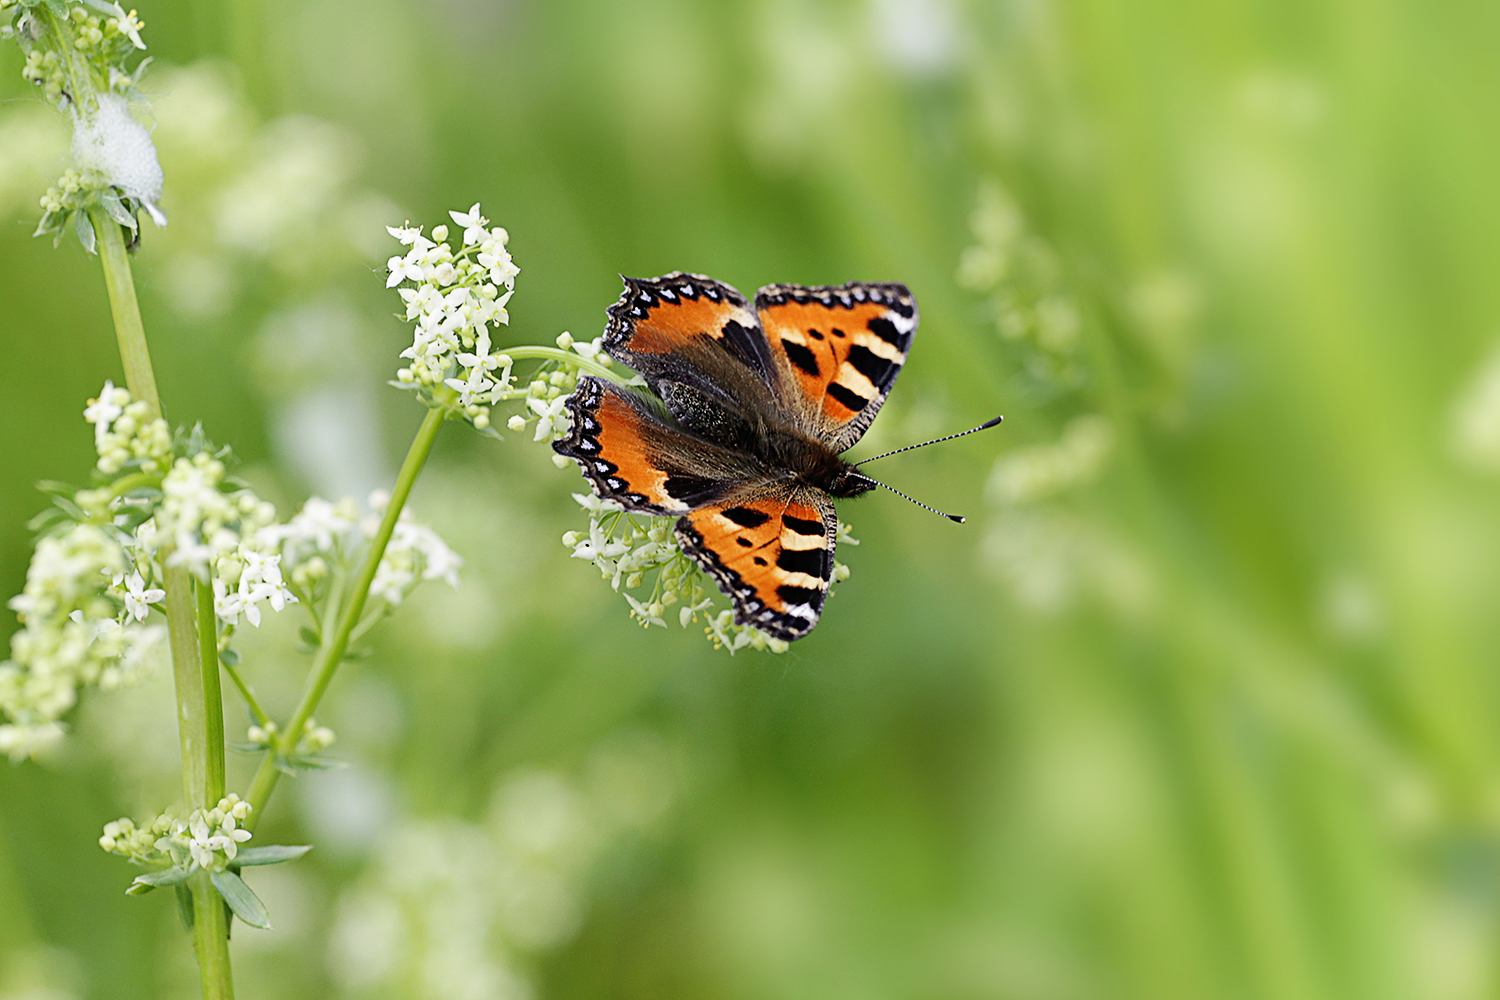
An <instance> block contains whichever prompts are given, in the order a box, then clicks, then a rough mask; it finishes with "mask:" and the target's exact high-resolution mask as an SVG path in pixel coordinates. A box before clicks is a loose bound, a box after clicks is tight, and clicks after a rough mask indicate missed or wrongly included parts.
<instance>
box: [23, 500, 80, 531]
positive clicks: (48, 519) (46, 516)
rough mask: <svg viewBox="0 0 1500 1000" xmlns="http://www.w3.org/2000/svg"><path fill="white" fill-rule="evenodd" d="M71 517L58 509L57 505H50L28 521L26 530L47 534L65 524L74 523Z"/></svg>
mask: <svg viewBox="0 0 1500 1000" xmlns="http://www.w3.org/2000/svg"><path fill="white" fill-rule="evenodd" d="M73 523H74V521H73V519H72V518H71V517H69V516H68V515H66V514H64V513H63V512H62V511H60V510H58V509H57V508H56V507H48V508H47V509H46V510H44V511H42V512H41V513H40V514H38V515H37V516H36V517H33V518H32V519H31V520H29V521H27V522H26V530H27V531H30V532H32V533H33V534H37V535H46V534H49V533H51V532H52V531H53V530H55V529H57V528H60V527H62V526H63V525H64V524H73Z"/></svg>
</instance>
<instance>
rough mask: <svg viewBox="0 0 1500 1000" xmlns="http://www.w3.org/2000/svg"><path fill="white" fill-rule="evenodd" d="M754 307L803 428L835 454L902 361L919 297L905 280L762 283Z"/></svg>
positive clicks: (865, 419) (857, 432) (878, 401)
mask: <svg viewBox="0 0 1500 1000" xmlns="http://www.w3.org/2000/svg"><path fill="white" fill-rule="evenodd" d="M755 308H756V311H757V312H758V313H759V318H760V323H761V327H762V328H763V329H764V331H765V336H766V341H767V343H768V344H769V345H770V349H771V354H772V356H773V357H775V358H776V360H777V362H778V369H779V370H780V372H781V373H782V378H783V382H784V383H790V384H789V386H788V387H787V388H786V389H784V390H783V392H782V395H783V396H785V397H787V398H790V399H793V400H795V401H796V405H795V406H794V407H793V408H794V409H795V410H796V411H797V412H798V416H799V423H800V424H801V425H802V428H803V429H804V430H805V431H807V432H809V433H811V434H813V435H814V436H816V437H817V438H818V439H819V440H821V441H822V442H823V443H824V444H826V445H828V446H829V448H831V449H832V450H833V451H835V452H841V451H845V450H847V449H848V448H850V447H852V446H853V445H854V443H855V442H856V441H858V440H859V438H860V436H861V435H862V434H864V432H865V428H867V427H869V426H870V421H872V420H874V419H875V414H876V412H877V411H879V409H880V407H881V405H882V404H883V403H884V402H885V398H886V396H887V395H889V393H890V391H891V386H892V385H894V384H895V382H896V376H897V375H898V374H900V372H901V366H902V365H903V364H905V363H906V353H907V351H908V350H910V348H911V341H912V337H913V336H914V335H915V333H916V329H917V319H918V317H917V303H916V300H915V299H913V298H912V295H911V292H909V291H908V290H907V288H906V286H905V285H900V284H872V283H862V282H850V283H849V284H847V285H838V286H822V287H816V288H809V287H804V286H802V285H767V286H766V287H764V288H762V289H761V290H760V291H759V292H757V293H756V295H755Z"/></svg>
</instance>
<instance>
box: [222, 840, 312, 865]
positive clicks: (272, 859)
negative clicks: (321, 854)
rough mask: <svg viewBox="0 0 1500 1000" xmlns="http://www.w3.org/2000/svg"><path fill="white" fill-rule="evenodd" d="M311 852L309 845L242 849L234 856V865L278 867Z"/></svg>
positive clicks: (270, 845) (282, 845)
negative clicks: (284, 862)
mask: <svg viewBox="0 0 1500 1000" xmlns="http://www.w3.org/2000/svg"><path fill="white" fill-rule="evenodd" d="M310 850H312V845H311V844H304V845H302V846H297V847H294V846H292V845H290V844H269V845H267V846H265V847H243V848H241V849H240V852H239V853H238V854H236V855H235V856H234V863H235V864H237V865H239V866H241V867H244V868H248V867H250V866H252V865H279V864H281V863H282V862H283V861H294V860H296V859H297V858H300V857H302V855H304V854H306V853H307V852H308V851H310Z"/></svg>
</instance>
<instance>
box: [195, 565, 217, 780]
mask: <svg viewBox="0 0 1500 1000" xmlns="http://www.w3.org/2000/svg"><path fill="white" fill-rule="evenodd" d="M193 589H194V590H195V591H196V592H197V594H198V666H199V669H200V671H201V673H200V676H201V677H202V678H203V709H204V715H205V718H204V720H203V731H204V735H205V737H206V739H205V742H206V743H207V745H208V747H209V754H208V760H207V761H206V762H205V766H206V774H205V780H204V783H203V799H202V805H203V807H204V808H205V809H212V808H213V807H214V806H215V805H217V804H218V802H219V800H220V799H222V798H223V797H224V694H223V690H222V688H221V687H220V684H219V619H218V616H217V615H215V614H214V590H213V585H212V584H208V583H204V582H203V581H201V580H194V581H193Z"/></svg>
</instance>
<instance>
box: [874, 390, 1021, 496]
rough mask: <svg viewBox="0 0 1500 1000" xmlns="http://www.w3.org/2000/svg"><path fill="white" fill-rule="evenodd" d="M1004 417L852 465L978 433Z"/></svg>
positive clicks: (882, 484) (887, 487)
mask: <svg viewBox="0 0 1500 1000" xmlns="http://www.w3.org/2000/svg"><path fill="white" fill-rule="evenodd" d="M1004 419H1005V417H1003V416H1000V417H996V418H995V419H994V420H987V421H985V422H984V423H982V424H980V425H979V426H978V427H970V428H969V429H968V430H966V431H959V432H958V433H957V434H949V435H948V436H947V437H940V438H933V439H932V440H931V441H923V442H922V443H921V444H909V445H907V446H906V447H905V448H897V449H896V450H895V451H888V452H886V453H885V454H884V455H876V456H875V458H866V459H864V460H863V461H859V462H855V463H854V467H855V468H856V469H857V468H859V467H860V466H861V465H864V464H865V462H873V461H875V460H876V459H881V458H890V457H891V456H892V455H899V454H901V453H902V452H903V451H911V450H912V449H913V448H925V447H927V446H928V445H930V444H942V443H943V442H944V441H952V440H953V439H954V438H961V437H968V436H969V435H970V434H978V433H979V432H980V431H987V430H989V429H990V428H991V427H994V426H995V425H996V424H998V423H999V422H1000V421H1002V420H1004ZM874 481H875V480H873V479H872V480H870V482H872V483H873V482H874ZM880 485H881V486H885V484H884V483H881V484H880ZM885 488H886V489H888V490H889V489H891V488H890V487H889V486H886V487H885ZM891 492H892V493H894V492H896V491H895V490H891ZM906 499H908V500H911V497H907V498H906ZM911 502H912V503H916V501H915V500H912V501H911ZM927 509H928V510H931V509H932V508H931V507H929V508H927ZM943 516H944V517H947V516H948V515H946V514H944V515H943ZM958 520H960V521H961V520H963V518H958Z"/></svg>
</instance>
